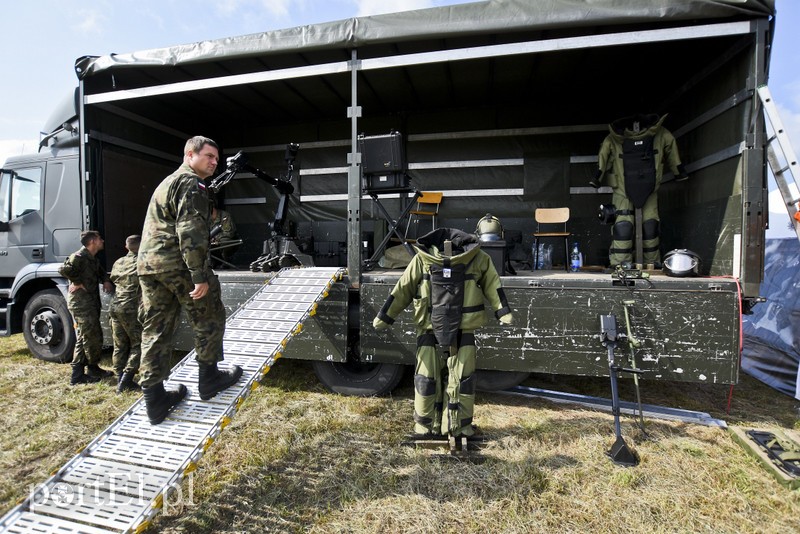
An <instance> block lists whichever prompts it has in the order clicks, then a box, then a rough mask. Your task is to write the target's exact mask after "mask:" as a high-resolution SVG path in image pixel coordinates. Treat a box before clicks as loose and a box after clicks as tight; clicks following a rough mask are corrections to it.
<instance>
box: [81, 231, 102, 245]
mask: <svg viewBox="0 0 800 534" xmlns="http://www.w3.org/2000/svg"><path fill="white" fill-rule="evenodd" d="M95 239H100V232H98V231H97V230H86V231H84V232H81V245H83V246H84V247H85V246H86V245H88V244H89V243H91V242H92V241H94V240H95Z"/></svg>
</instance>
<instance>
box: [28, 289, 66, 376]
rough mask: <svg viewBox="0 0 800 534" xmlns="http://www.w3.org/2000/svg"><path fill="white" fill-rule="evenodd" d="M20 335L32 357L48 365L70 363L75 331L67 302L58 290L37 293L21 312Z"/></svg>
mask: <svg viewBox="0 0 800 534" xmlns="http://www.w3.org/2000/svg"><path fill="white" fill-rule="evenodd" d="M22 335H23V337H24V338H25V342H26V343H27V344H28V348H29V349H30V351H31V353H32V354H33V355H34V356H35V357H36V358H39V359H40V360H45V361H48V362H58V363H63V362H68V361H71V360H72V351H73V350H74V348H75V329H74V328H72V315H71V314H70V313H69V310H68V309H67V301H66V300H64V297H63V296H62V295H61V293H60V292H59V291H58V290H57V289H47V290H44V291H39V292H38V293H36V294H35V295H33V297H32V298H31V299H30V300H29V301H28V303H27V304H26V305H25V310H24V311H23V312H22Z"/></svg>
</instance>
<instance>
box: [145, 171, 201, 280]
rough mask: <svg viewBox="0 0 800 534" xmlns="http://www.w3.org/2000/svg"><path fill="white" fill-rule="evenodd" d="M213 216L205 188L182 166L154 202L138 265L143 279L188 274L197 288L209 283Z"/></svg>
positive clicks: (157, 192) (165, 182)
mask: <svg viewBox="0 0 800 534" xmlns="http://www.w3.org/2000/svg"><path fill="white" fill-rule="evenodd" d="M210 215H211V210H210V209H209V203H208V193H207V191H206V186H205V184H203V181H202V180H201V179H200V178H199V177H198V176H197V175H196V174H195V173H194V171H193V170H192V169H191V167H189V166H188V165H187V164H185V163H184V164H182V165H181V166H180V167H178V169H177V170H176V171H175V172H173V173H172V174H170V175H169V176H167V177H166V178H165V179H164V180H163V181H162V182H161V183H160V184H159V185H158V187H156V190H155V191H154V192H153V196H152V197H151V198H150V204H149V205H148V207H147V213H146V215H145V219H144V228H143V229H142V244H141V245H140V246H139V255H138V258H137V261H136V269H137V272H138V274H139V276H143V275H147V274H156V273H168V272H172V271H181V270H188V271H189V274H190V275H191V277H192V282H194V283H195V284H200V283H204V282H207V281H208V277H209V275H210V274H211V269H210V268H209V265H208V245H209V236H208V234H209V225H208V220H209V218H210Z"/></svg>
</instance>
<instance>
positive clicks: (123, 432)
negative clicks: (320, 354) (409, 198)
mask: <svg viewBox="0 0 800 534" xmlns="http://www.w3.org/2000/svg"><path fill="white" fill-rule="evenodd" d="M343 273H344V270H343V269H339V268H299V269H283V270H282V271H280V272H279V273H278V274H277V275H275V276H274V277H273V278H272V279H270V280H268V281H267V283H266V285H265V286H264V287H263V288H261V289H260V290H259V291H258V292H257V293H256V294H255V295H253V296H252V297H251V298H250V299H249V300H248V301H247V302H246V303H245V304H244V305H242V307H241V308H239V310H237V311H236V312H235V313H234V314H233V315H231V316H230V317H229V318H228V320H227V322H226V328H225V338H224V343H225V345H224V346H225V363H224V364H223V365H230V364H236V365H240V366H241V367H242V369H243V371H244V373H243V375H242V378H241V379H240V380H239V382H237V383H236V384H235V385H233V386H231V387H230V388H228V389H226V390H225V391H223V392H221V393H219V394H217V396H216V397H214V398H213V399H211V400H208V401H203V400H200V397H199V395H198V392H197V376H198V367H197V363H196V362H195V360H194V351H192V352H190V353H189V354H187V355H186V357H185V358H183V359H182V360H181V361H180V362H179V363H178V364H177V365H176V366H175V367H174V368H173V369H172V373H171V374H170V378H169V380H168V381H167V383H166V384H167V386H169V384H173V385H175V383H183V384H185V385H186V387H187V388H188V390H189V394H188V395H187V397H186V398H185V399H184V400H183V401H181V403H180V404H178V405H177V406H176V407H175V408H174V409H173V411H172V412H170V415H169V417H168V419H167V420H166V421H164V422H163V423H161V424H160V425H156V426H153V425H151V424H150V423H149V420H148V418H147V413H146V407H145V403H144V399H143V398H140V399H139V400H138V401H136V402H135V403H134V404H133V406H131V407H130V408H128V410H127V411H126V412H125V413H123V414H122V415H121V416H120V417H119V418H118V419H117V420H116V421H114V422H113V423H112V424H111V425H110V426H109V427H108V428H107V429H106V430H104V431H103V432H102V433H101V434H100V435H99V436H97V437H96V438H95V439H94V440H93V441H92V442H91V443H89V444H88V445H87V446H86V447H84V448H83V449H82V450H81V451H79V452H78V454H77V455H75V456H74V457H73V458H72V459H71V460H70V461H69V462H67V463H66V465H64V466H63V467H62V468H61V469H59V470H58V471H57V472H56V473H55V474H53V476H52V477H50V479H48V480H47V481H46V482H44V483H43V484H41V485H40V486H38V487H37V488H36V489H35V490H34V491H32V493H31V494H30V496H29V497H28V498H27V499H26V500H25V501H23V502H22V503H20V504H19V505H18V506H16V507H15V508H14V509H12V510H11V511H10V512H8V513H7V514H6V515H5V516H4V517H3V518H2V519H0V533H39V534H41V533H53V534H55V533H59V534H72V533H75V534H77V533H83V534H98V533H121V532H141V531H143V530H144V529H146V528H147V527H149V526H150V522H151V521H152V519H153V518H154V517H155V516H156V514H158V513H159V512H160V511H161V509H162V508H163V506H164V502H165V500H167V499H168V498H169V496H170V495H171V494H172V493H173V492H175V491H176V490H178V488H179V487H180V484H181V482H182V481H183V479H184V478H185V477H186V476H187V475H188V474H189V473H191V472H192V471H194V470H195V468H196V467H197V462H198V461H199V460H200V458H201V457H202V456H203V454H204V453H205V451H206V450H208V448H209V447H210V446H211V444H212V443H213V442H214V440H216V439H217V438H218V436H219V435H220V432H221V431H222V429H223V428H225V427H226V426H227V425H228V424H229V423H230V421H231V419H232V418H233V416H234V415H236V412H237V410H238V409H239V407H240V406H241V404H242V402H243V401H244V399H245V398H247V396H248V395H249V394H250V392H251V391H252V390H253V389H255V388H256V387H257V386H258V381H259V380H260V379H261V378H263V377H264V375H265V374H266V373H267V372H268V371H269V369H270V367H271V366H272V365H273V364H274V363H275V361H276V360H277V359H278V358H280V356H281V352H282V351H283V349H284V347H285V346H286V343H287V342H288V341H289V340H290V339H291V338H292V337H293V336H294V335H296V334H298V333H299V332H300V331H301V330H302V326H303V321H304V320H305V319H306V318H308V317H309V316H311V315H314V313H315V312H316V307H317V302H318V301H320V300H321V299H323V298H325V297H326V296H327V295H328V291H329V289H330V287H331V286H332V285H333V283H334V282H335V281H336V280H338V279H340V278H341V276H342V274H343Z"/></svg>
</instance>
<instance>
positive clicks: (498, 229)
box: [475, 213, 503, 241]
mask: <svg viewBox="0 0 800 534" xmlns="http://www.w3.org/2000/svg"><path fill="white" fill-rule="evenodd" d="M475 234H476V235H477V236H478V239H480V240H481V241H501V240H502V239H503V225H502V224H500V219H498V218H497V217H495V216H494V215H492V214H491V213H487V214H486V215H484V216H483V218H481V220H479V221H478V225H477V226H476V227H475Z"/></svg>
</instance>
